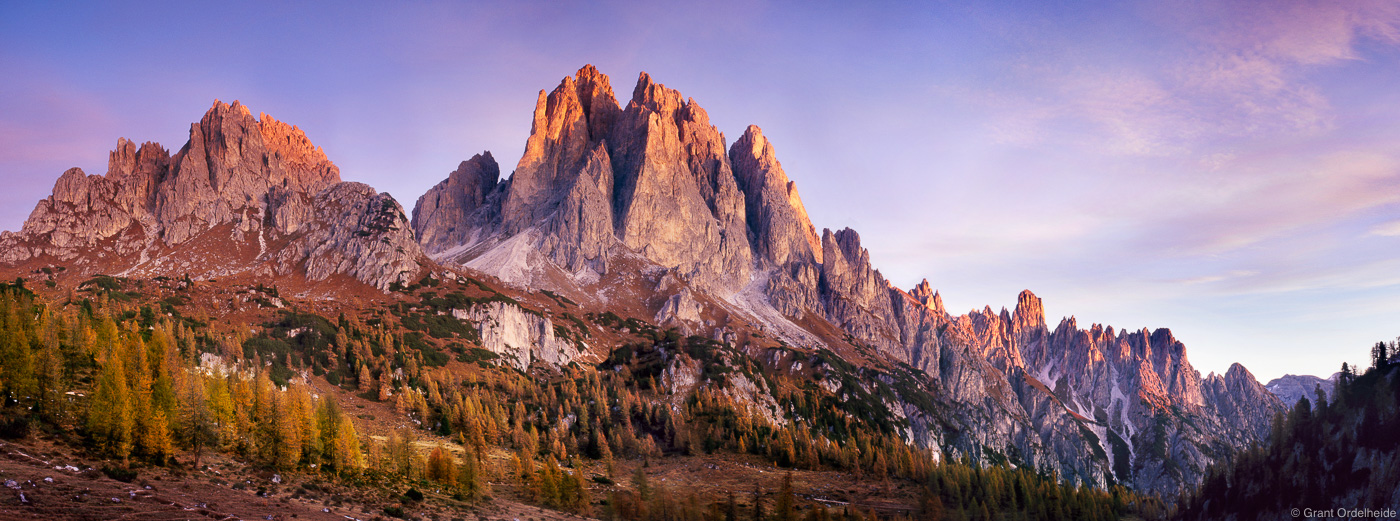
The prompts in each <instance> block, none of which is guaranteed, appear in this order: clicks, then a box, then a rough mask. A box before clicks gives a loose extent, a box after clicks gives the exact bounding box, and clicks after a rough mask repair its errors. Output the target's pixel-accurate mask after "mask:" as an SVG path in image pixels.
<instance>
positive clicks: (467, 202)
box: [413, 151, 501, 254]
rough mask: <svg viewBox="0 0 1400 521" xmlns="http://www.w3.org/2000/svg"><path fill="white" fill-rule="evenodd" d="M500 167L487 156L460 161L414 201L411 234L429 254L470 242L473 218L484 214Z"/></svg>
mask: <svg viewBox="0 0 1400 521" xmlns="http://www.w3.org/2000/svg"><path fill="white" fill-rule="evenodd" d="M500 178H501V167H500V165H498V164H497V163H496V158H495V157H493V156H492V155H491V152H489V151H488V152H482V153H480V154H476V155H474V156H472V158H471V159H468V160H466V161H462V162H461V164H459V165H457V169H456V170H453V171H452V172H451V173H449V174H447V179H444V180H443V181H442V182H440V183H438V184H437V186H434V187H432V188H431V189H429V190H428V191H427V192H425V193H424V194H423V195H422V196H420V197H418V204H417V205H415V206H414V207H413V230H414V232H415V233H416V234H417V237H418V242H419V244H422V245H423V249H424V251H426V252H427V253H429V254H434V253H438V252H441V251H444V250H447V249H448V248H451V247H453V246H457V245H459V244H463V243H467V242H472V241H471V239H472V233H473V229H472V226H471V225H470V223H471V222H472V219H473V215H474V214H476V213H477V212H480V211H483V210H486V209H487V208H486V206H487V197H488V196H489V195H490V194H491V192H492V191H493V190H495V189H496V184H497V183H499V182H500Z"/></svg>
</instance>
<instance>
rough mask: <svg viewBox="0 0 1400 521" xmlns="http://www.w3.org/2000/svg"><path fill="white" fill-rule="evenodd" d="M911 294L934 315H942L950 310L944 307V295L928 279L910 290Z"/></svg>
mask: <svg viewBox="0 0 1400 521" xmlns="http://www.w3.org/2000/svg"><path fill="white" fill-rule="evenodd" d="M909 295H910V296H912V297H914V300H917V301H918V302H919V303H920V304H923V305H924V307H927V308H928V309H929V311H931V312H933V314H934V315H936V316H939V317H942V316H944V315H947V314H948V312H947V310H946V309H944V307H943V296H942V295H939V294H938V292H937V291H934V289H933V286H932V285H930V284H929V283H928V279H924V280H923V281H921V282H919V285H917V286H914V289H912V290H909Z"/></svg>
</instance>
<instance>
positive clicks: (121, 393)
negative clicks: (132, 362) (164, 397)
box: [87, 356, 135, 461]
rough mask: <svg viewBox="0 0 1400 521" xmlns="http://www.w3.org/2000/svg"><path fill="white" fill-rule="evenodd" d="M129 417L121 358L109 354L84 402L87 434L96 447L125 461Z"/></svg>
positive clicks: (128, 446) (128, 451) (128, 450)
mask: <svg viewBox="0 0 1400 521" xmlns="http://www.w3.org/2000/svg"><path fill="white" fill-rule="evenodd" d="M133 420H134V419H133V417H132V407H131V396H130V390H129V389H127V386H126V371H125V369H124V368H123V367H122V360H121V358H120V357H116V356H113V357H109V358H108V360H107V362H106V363H105V364H103V366H102V374H101V376H99V377H98V379H97V389H96V390H95V391H93V395H92V401H91V403H90V405H89V406H88V418H87V431H88V435H89V436H91V437H92V440H93V442H94V443H96V444H97V447H98V448H99V449H100V450H102V451H103V452H106V453H108V454H111V455H114V456H116V457H118V458H121V459H122V460H123V461H125V460H126V458H127V457H128V456H130V455H131V448H132V441H133V440H132V430H133V428H134V423H135V422H134V421H133Z"/></svg>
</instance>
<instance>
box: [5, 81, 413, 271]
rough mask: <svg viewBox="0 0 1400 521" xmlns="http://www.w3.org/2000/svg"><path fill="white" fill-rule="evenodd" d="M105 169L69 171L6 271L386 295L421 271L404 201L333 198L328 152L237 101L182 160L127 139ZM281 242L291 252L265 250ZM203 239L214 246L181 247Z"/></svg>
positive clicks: (335, 174) (9, 249) (212, 116)
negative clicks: (57, 264)
mask: <svg viewBox="0 0 1400 521" xmlns="http://www.w3.org/2000/svg"><path fill="white" fill-rule="evenodd" d="M107 170H108V172H107V175H106V176H87V175H83V173H82V171H80V170H76V169H73V170H69V171H68V172H65V173H64V175H63V176H62V177H60V178H59V180H58V182H57V183H56V184H55V185H54V192H53V195H52V196H50V197H49V198H47V199H45V200H43V201H40V202H39V204H38V205H36V206H35V208H34V211H33V212H32V213H31V214H30V217H29V219H28V220H27V221H26V222H25V226H24V228H23V229H22V231H21V233H20V234H18V235H10V236H6V238H5V239H4V241H5V242H4V244H2V245H0V246H3V247H0V262H7V263H11V264H16V263H20V262H24V261H27V260H30V259H34V258H42V257H48V258H52V259H58V260H63V261H69V260H72V261H75V262H77V263H78V264H79V266H75V267H76V268H78V271H80V272H101V273H118V272H128V273H132V274H149V275H153V276H154V275H171V274H175V275H180V274H186V273H188V274H190V275H192V276H196V277H201V276H221V275H225V274H230V273H237V272H242V271H250V270H255V269H261V268H260V267H267V268H269V269H271V270H272V271H273V272H275V273H279V274H287V273H290V272H291V271H292V270H293V269H300V268H298V266H302V265H304V266H306V268H305V269H306V270H308V272H307V274H308V276H309V277H311V278H313V279H315V280H319V279H320V278H325V277H327V276H329V275H330V274H333V273H343V274H348V275H351V276H355V277H356V278H359V279H360V280H362V281H364V282H367V283H370V284H373V285H375V286H377V287H380V288H385V287H388V285H389V284H390V283H392V282H394V281H397V280H399V279H400V278H403V277H407V276H408V274H411V273H413V272H416V271H417V270H418V268H419V265H418V264H417V262H418V258H419V257H420V256H421V250H420V249H419V247H418V245H417V242H416V241H415V240H414V239H413V236H412V232H411V231H410V230H409V229H408V227H407V226H406V223H405V224H404V225H400V223H399V222H398V221H401V220H403V219H401V217H402V209H400V208H399V206H398V203H397V202H395V201H393V199H392V198H390V197H388V196H387V195H386V194H378V193H376V192H374V191H373V190H372V189H369V188H368V187H364V185H357V186H358V187H356V188H354V189H350V190H341V191H339V192H334V193H330V192H331V191H330V189H331V188H333V187H335V186H337V185H339V184H340V170H339V169H338V168H336V166H335V165H334V164H333V163H331V162H330V160H329V159H328V158H327V157H326V155H325V152H324V151H322V150H321V149H320V148H319V147H316V146H315V145H313V144H312V143H311V141H310V140H309V139H308V138H307V137H306V135H305V133H303V132H302V130H301V129H300V128H297V127H295V126H292V125H288V124H286V123H283V122H281V121H278V120H276V119H274V118H272V117H270V116H267V115H266V114H264V115H262V116H261V118H254V117H253V116H252V113H251V111H249V110H248V108H247V107H244V106H243V105H242V104H240V103H239V102H237V101H235V102H233V103H232V104H226V103H223V102H220V101H217V100H216V101H215V102H214V104H213V106H211V107H210V108H209V110H208V111H206V112H205V114H204V116H203V117H202V118H200V120H199V122H197V123H194V124H192V125H190V139H189V141H188V142H186V143H185V146H184V147H182V148H181V149H180V151H179V152H177V153H176V154H175V155H174V156H173V157H172V156H170V154H169V152H168V151H167V150H166V149H165V148H163V147H161V146H160V145H159V144H156V143H146V144H144V145H142V146H141V147H140V148H139V149H136V147H135V144H134V142H133V141H130V140H127V139H125V138H122V139H118V141H117V146H116V148H115V149H114V150H112V152H111V153H110V154H109V156H108V168H107ZM323 193H328V194H329V195H327V196H324V197H323ZM395 216H397V217H395ZM327 220H330V221H332V222H326V221H327ZM365 227H368V228H369V229H366V228H365ZM216 230H217V232H216ZM211 233H212V234H214V235H220V237H212V236H210V234H211ZM224 234H227V235H224ZM275 238H281V239H286V240H288V241H291V242H290V244H291V245H290V246H287V247H286V249H284V250H282V251H277V252H272V251H268V249H267V244H268V243H269V242H270V241H271V240H272V239H275ZM199 239H207V240H206V241H205V242H204V245H203V246H199V247H190V248H186V247H184V245H186V244H187V243H191V242H194V241H196V240H199ZM297 241H306V242H307V244H306V245H304V246H305V247H298V246H297V244H298V243H297ZM366 241H374V242H375V244H373V245H371V244H367V243H366V244H360V243H365V242H366ZM313 244H314V246H313ZM384 245H391V250H390V251H380V250H382V248H383V247H384ZM289 251H291V252H297V253H295V254H289V253H287V252H289ZM371 251H372V252H374V253H375V255H367V253H368V252H371ZM196 252H199V253H196ZM349 252H357V253H349ZM360 253H364V254H366V255H359V254H360ZM289 255H290V256H289ZM332 257H334V258H335V259H336V260H334V262H331V261H329V260H327V259H330V258H332ZM303 263H304V264H303ZM313 268H314V269H313ZM311 271H315V273H312V272H311Z"/></svg>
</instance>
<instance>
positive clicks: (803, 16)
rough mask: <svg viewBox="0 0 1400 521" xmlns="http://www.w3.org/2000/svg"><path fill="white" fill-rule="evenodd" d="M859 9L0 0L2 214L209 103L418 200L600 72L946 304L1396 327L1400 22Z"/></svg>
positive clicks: (1310, 357) (1210, 338)
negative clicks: (695, 124)
mask: <svg viewBox="0 0 1400 521" xmlns="http://www.w3.org/2000/svg"><path fill="white" fill-rule="evenodd" d="M857 3H858V4H869V5H860V6H853V5H849V4H857ZM857 3H849V2H832V3H810V2H808V3H793V4H781V3H771V4H759V3H753V2H736V3H717V4H706V5H693V4H694V3H687V4H681V5H665V4H661V3H657V2H638V3H630V4H628V3H602V4H584V3H556V2H506V3H502V4H500V5H487V4H479V5H475V6H462V5H457V4H455V3H444V4H431V3H408V2H403V3H395V4H394V5H393V7H373V6H376V5H379V4H368V3H367V4H366V5H367V7H365V8H359V9H355V8H350V9H347V8H345V6H344V5H343V3H341V2H333V3H331V2H328V3H325V4H322V5H316V4H313V3H310V2H295V3H290V2H289V4H295V5H292V6H287V5H282V4H283V2H266V3H256V4H250V5H239V3H228V5H223V4H208V5H207V6H191V5H188V4H205V3H202V2H175V3H170V4H168V5H157V4H152V3H147V4H145V5H142V6H140V7H124V8H113V7H105V8H104V7H93V6H90V5H86V4H81V3H75V4H71V5H68V4H60V3H22V2H5V3H3V4H0V78H2V79H0V179H3V180H4V184H5V186H6V187H7V189H6V190H4V192H3V193H0V228H3V229H11V230H13V229H17V228H19V226H20V224H21V223H22V222H23V220H24V218H25V217H26V216H27V215H28V213H29V211H30V210H31V209H32V208H33V207H34V203H35V202H36V201H38V200H39V199H41V198H43V197H45V196H47V195H48V193H49V191H50V189H51V188H52V186H53V182H54V180H56V179H57V177H58V175H59V174H60V173H62V172H63V170H64V169H66V168H69V167H72V166H78V167H82V168H83V169H84V170H85V171H87V172H88V173H101V172H104V171H105V170H106V164H107V152H108V151H109V150H110V149H111V148H113V146H114V145H115V143H116V140H117V138H118V137H128V138H131V139H133V140H136V141H138V142H140V141H147V140H151V141H158V142H160V143H162V144H164V145H166V147H167V148H170V149H172V150H175V149H178V148H179V147H180V146H181V145H182V144H183V143H184V142H185V140H186V138H187V135H188V129H189V124H190V123H191V122H194V121H196V120H197V119H198V118H199V117H200V116H201V115H202V114H203V113H204V111H205V110H206V109H207V108H208V107H209V105H210V104H211V103H212V102H213V100H214V99H215V98H218V99H222V100H225V101H232V100H234V99H238V100H241V101H242V102H243V103H244V104H245V105H248V106H249V107H250V108H251V109H252V110H253V111H254V112H266V113H268V114H272V115H274V116H275V117H277V118H278V119H281V120H283V121H287V122H290V123H293V124H296V125H299V126H300V127H301V128H302V129H304V130H305V131H306V133H307V134H308V136H310V138H311V140H312V141H313V142H315V143H316V144H318V145H320V146H322V147H324V148H325V150H326V153H327V154H328V155H329V156H330V158H331V160H332V161H335V162H336V164H337V165H339V166H340V168H341V173H342V176H343V177H344V178H345V179H346V180H353V181H362V182H366V183H369V184H370V185H373V186H374V187H376V188H378V189H380V190H382V191H388V192H390V193H392V194H394V195H395V196H396V197H398V198H399V200H400V202H402V203H404V205H405V206H406V207H411V206H412V205H413V203H414V200H415V199H416V198H417V196H418V195H419V194H421V193H422V192H423V191H425V190H426V189H427V188H428V187H430V186H432V185H433V184H435V183H437V182H438V181H440V180H441V179H442V178H444V177H445V176H446V174H447V172H449V171H451V170H452V169H453V168H455V167H456V165H457V163H458V162H459V161H461V160H463V159H466V158H468V157H470V156H471V155H472V154H473V153H476V152H480V151H482V150H491V151H492V152H493V153H494V154H495V155H496V157H497V158H498V159H499V160H500V161H501V162H502V163H503V168H505V169H507V170H509V169H510V168H511V167H512V166H513V165H514V163H515V161H516V160H517V159H518V158H519V156H520V154H521V152H522V151H523V149H524V143H525V138H526V136H527V133H528V132H529V128H530V114H531V110H532V109H533V105H534V101H535V96H536V93H537V92H538V91H539V90H540V89H552V88H553V87H554V86H555V85H556V84H557V83H558V82H559V80H560V79H561V78H563V77H564V76H566V75H569V74H572V73H573V72H574V71H575V70H577V69H578V67H579V66H581V65H583V64H585V63H592V64H595V65H597V66H598V67H599V68H600V69H601V70H602V71H603V72H604V73H606V74H609V75H610V76H612V78H613V85H614V88H615V90H616V91H617V92H619V93H620V94H621V95H623V96H624V97H626V96H628V95H630V93H631V90H632V85H633V84H634V82H635V80H636V76H637V74H638V73H639V72H640V71H643V70H645V71H648V72H650V73H651V75H652V76H653V77H654V78H656V79H657V81H660V82H662V83H664V84H666V85H668V86H670V87H673V88H676V89H679V90H680V91H681V92H682V93H683V94H684V95H686V96H691V97H693V98H694V99H695V100H697V101H698V102H699V103H700V104H701V106H703V107H704V108H705V109H706V110H707V111H708V112H709V114H710V116H711V119H712V121H713V123H715V124H716V125H717V126H718V127H719V128H720V130H722V131H724V132H726V133H727V135H728V136H729V138H730V139H731V140H733V139H735V138H737V137H738V135H739V134H740V133H741V132H742V131H743V128H744V127H745V126H746V125H748V124H750V123H752V124H757V125H759V126H761V127H763V129H764V134H765V135H766V136H768V137H769V138H770V139H771V140H772V141H773V143H774V145H775V147H776V149H777V152H778V158H779V159H780V160H781V161H782V163H783V166H784V168H785V169H786V170H787V172H788V175H789V176H790V177H792V178H793V179H794V180H795V181H797V183H798V186H799V187H800V189H801V191H802V199H803V201H804V202H806V203H807V205H808V210H809V212H810V213H811V215H812V217H813V220H814V224H816V226H817V227H818V228H823V227H829V228H833V229H836V228H841V227H846V226H849V227H852V228H855V229H856V230H858V231H859V232H860V233H861V236H862V238H863V239H864V243H865V246H866V247H868V248H869V249H870V251H871V256H872V258H873V259H874V262H875V264H876V266H877V267H879V268H881V269H882V271H883V272H884V273H885V275H886V276H887V277H889V278H890V279H891V280H892V281H893V282H894V283H896V284H897V285H900V286H902V287H906V288H907V287H911V286H913V285H914V284H915V283H917V282H918V281H919V280H920V279H921V278H924V277H927V278H928V279H929V280H930V282H931V283H932V284H933V286H934V287H936V288H938V289H940V290H941V291H942V293H943V296H944V298H945V301H946V302H947V304H948V307H949V308H950V309H951V310H954V311H957V312H962V311H965V310H968V309H972V308H974V307H976V308H979V309H980V308H981V307H982V306H983V305H987V304H990V305H992V307H993V308H1000V307H1001V306H1005V305H1013V304H1014V303H1015V297H1016V293H1017V292H1018V291H1020V290H1021V289H1025V288H1029V289H1031V290H1033V291H1035V292H1036V293H1037V294H1038V295H1040V296H1041V297H1042V298H1044V299H1045V304H1046V311H1047V314H1048V315H1049V318H1050V320H1051V321H1052V322H1054V321H1055V320H1057V319H1058V317H1060V316H1064V315H1071V314H1073V315H1076V316H1077V317H1078V318H1079V320H1080V324H1081V325H1084V326H1087V325H1088V324H1089V323H1092V322H1099V323H1104V324H1112V325H1113V326H1115V327H1118V328H1132V329H1136V328H1141V327H1148V328H1157V327H1170V328H1172V330H1173V331H1174V332H1175V333H1176V335H1177V337H1178V338H1180V339H1182V340H1183V341H1184V342H1186V344H1187V347H1188V349H1189V354H1190V357H1191V360H1192V362H1193V363H1194V364H1195V365H1196V367H1197V368H1199V369H1200V370H1201V371H1202V372H1210V371H1216V372H1223V371H1224V369H1225V368H1227V367H1228V366H1229V364H1230V363H1231V362H1234V361H1239V362H1242V363H1244V364H1245V365H1246V366H1247V367H1249V368H1250V369H1251V370H1252V371H1253V372H1254V373H1255V375H1256V376H1257V377H1259V378H1260V379H1261V380H1264V381H1267V380H1268V379H1270V378H1274V377H1277V376H1279V375H1282V374H1284V373H1295V374H1298V373H1304V374H1320V375H1328V374H1331V373H1332V372H1334V371H1335V370H1337V368H1338V367H1339V366H1340V364H1341V362H1343V361H1349V362H1352V363H1364V362H1365V360H1366V353H1367V350H1368V346H1369V345H1370V344H1371V343H1374V342H1375V341H1377V340H1381V339H1388V338H1394V337H1395V336H1396V335H1400V88H1396V86H1397V85H1400V4H1397V3H1395V2H1393V1H1388V0H1376V1H1370V0H1338V1H1334V2H1313V1H1298V0H1286V1H1279V2H1269V3H1265V4H1261V3H1260V2H1255V1H1239V2H1196V1H1185V0H1167V1H1160V0H1158V1H1144V2H1116V1H1115V2H1039V1H1026V2H1002V3H992V2H967V3H966V4H969V5H971V7H970V6H958V5H938V4H931V3H930V5H918V6H912V5H907V4H904V3H891V4H886V5H877V4H873V3H864V2H857ZM349 4H350V5H355V4H356V3H355V2H350V3H349ZM397 4H405V5H397ZM1261 5H1267V7H1261ZM624 101H625V100H624Z"/></svg>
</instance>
